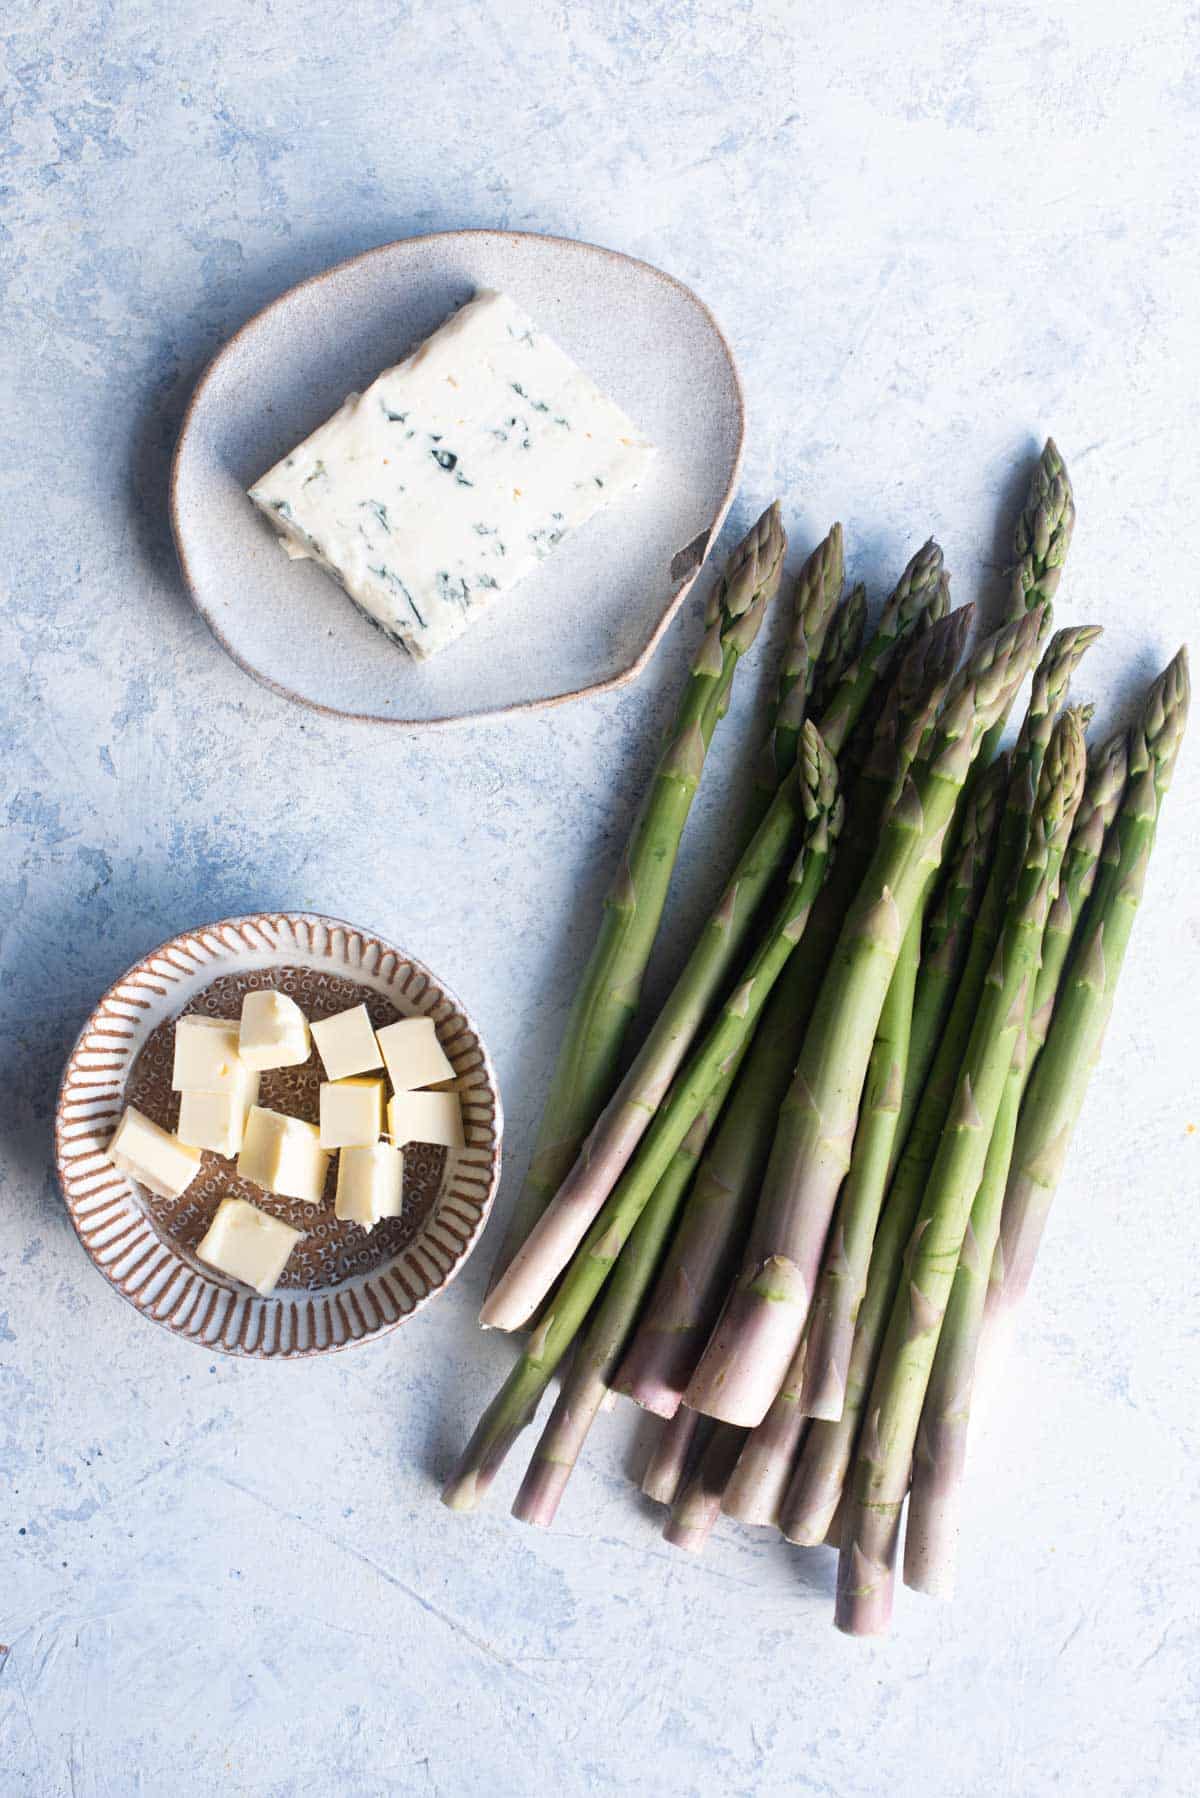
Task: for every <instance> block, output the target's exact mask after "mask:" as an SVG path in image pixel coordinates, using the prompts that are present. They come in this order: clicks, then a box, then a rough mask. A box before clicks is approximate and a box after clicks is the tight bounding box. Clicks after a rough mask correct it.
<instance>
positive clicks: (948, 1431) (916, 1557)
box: [904, 710, 1083, 1598]
mask: <svg viewBox="0 0 1200 1798" xmlns="http://www.w3.org/2000/svg"><path fill="white" fill-rule="evenodd" d="M1076 737H1077V738H1078V741H1079V742H1080V743H1082V741H1083V726H1082V721H1081V719H1080V715H1079V712H1078V710H1076V711H1073V712H1069V713H1066V714H1064V716H1063V718H1062V719H1061V720H1060V722H1059V724H1058V725H1056V727H1055V733H1054V736H1053V737H1052V738H1051V741H1050V747H1049V749H1048V750H1047V753H1046V765H1045V770H1044V773H1043V779H1044V780H1047V781H1050V782H1051V783H1053V782H1055V781H1056V780H1059V781H1061V779H1062V770H1061V768H1059V769H1058V770H1056V768H1055V763H1056V760H1057V761H1059V762H1060V763H1061V761H1062V759H1063V755H1064V745H1065V744H1066V745H1069V746H1071V747H1072V748H1073V744H1074V741H1075V738H1076ZM1077 830H1078V812H1077V813H1076V816H1075V819H1074V830H1073V833H1072V841H1074V834H1075V832H1077ZM1067 847H1068V846H1067V843H1066V840H1065V837H1063V836H1062V835H1061V833H1060V834H1059V835H1058V836H1056V838H1055V839H1054V841H1053V842H1052V843H1051V844H1050V845H1049V847H1048V851H1047V864H1046V868H1047V871H1046V881H1047V885H1048V888H1049V891H1050V893H1051V895H1052V897H1051V905H1050V914H1049V915H1050V916H1052V915H1053V911H1054V907H1055V906H1056V905H1057V897H1056V895H1057V892H1058V888H1059V878H1060V869H1061V864H1062V861H1063V859H1064V854H1065V852H1066V851H1067ZM1048 928H1049V926H1048V924H1047V931H1048ZM1046 934H1047V932H1046V931H1044V932H1043V935H1042V942H1041V944H1039V946H1038V954H1039V961H1040V963H1041V965H1040V968H1039V972H1038V976H1037V984H1036V985H1035V984H1034V983H1033V982H1031V983H1030V986H1029V990H1028V994H1027V997H1026V1004H1025V1010H1024V1015H1023V1016H1022V1019H1021V1025H1020V1030H1019V1032H1018V1035H1017V1040H1016V1044H1015V1046H1014V1049H1013V1056H1012V1063H1011V1065H1010V1067H1009V1070H1008V1078H1007V1080H1006V1082H1005V1085H1004V1089H1003V1093H1002V1096H1001V1100H1000V1107H999V1110H998V1112H997V1115H996V1122H995V1125H994V1127H993V1129H992V1137H991V1141H990V1143H989V1144H988V1150H987V1156H986V1159H985V1161H984V1168H983V1175H982V1178H981V1179H980V1182H979V1188H978V1190H977V1192H976V1194H975V1198H974V1202H973V1203H972V1206H971V1214H970V1217H969V1218H968V1220H967V1228H966V1232H965V1235H964V1237H963V1244H962V1252H961V1254H960V1256H959V1262H958V1267H957V1269H956V1270H955V1273H954V1278H953V1281H952V1283H951V1287H950V1297H949V1299H948V1301H947V1305H946V1315H945V1318H944V1320H943V1323H942V1328H941V1333H940V1335H939V1337H938V1344H937V1350H936V1352H935V1354H934V1358H933V1366H932V1369H931V1372H930V1376H929V1387H928V1390H927V1392H926V1394H925V1402H924V1406H923V1409H922V1412H921V1422H920V1427H919V1429H918V1431H917V1440H916V1451H915V1454H914V1458H913V1471H912V1490H911V1493H910V1496H909V1505H908V1527H907V1530H906V1532H905V1541H904V1579H905V1583H906V1584H907V1585H909V1586H912V1587H913V1588H914V1590H916V1591H918V1592H925V1593H928V1594H929V1596H930V1597H934V1598H940V1597H947V1598H948V1597H949V1596H950V1594H951V1593H952V1592H953V1589H954V1576H955V1566H956V1561H957V1551H958V1528H959V1526H958V1515H959V1502H960V1498H961V1492H962V1479H963V1473H964V1471H965V1468H966V1451H967V1430H968V1424H969V1417H970V1407H971V1393H972V1388H973V1385H974V1379H975V1362H976V1353H977V1349H978V1343H979V1336H980V1332H981V1329H982V1326H983V1313H984V1303H985V1301H986V1298H987V1289H988V1276H989V1273H990V1270H991V1266H992V1257H993V1255H994V1253H995V1249H996V1238H997V1236H998V1234H999V1230H1000V1211H1001V1207H1002V1205H1003V1203H1004V1189H1005V1187H1006V1185H1007V1183H1008V1169H1009V1163H1010V1161H1011V1159H1012V1151H1013V1142H1014V1139H1015V1137H1016V1132H1017V1117H1018V1114H1019V1112H1020V1108H1021V1095H1022V1093H1023V1092H1024V1090H1025V1081H1026V1078H1027V1075H1028V1071H1029V1067H1030V1065H1031V1053H1032V1044H1031V1040H1030V1038H1031V1030H1032V1023H1033V1017H1034V1013H1035V1011H1036V1008H1037V1003H1038V988H1039V987H1040V985H1041V981H1042V977H1043V976H1044V975H1045V974H1046V972H1047V970H1046V967H1045V961H1044V953H1043V952H1044V946H1045V940H1046Z"/></svg>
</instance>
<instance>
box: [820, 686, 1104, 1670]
mask: <svg viewBox="0 0 1200 1798" xmlns="http://www.w3.org/2000/svg"><path fill="white" fill-rule="evenodd" d="M1055 743H1056V745H1058V744H1061V750H1060V752H1058V753H1055V754H1054V755H1053V756H1047V758H1046V761H1045V766H1044V769H1043V772H1042V778H1041V780H1040V782H1039V785H1038V790H1037V795H1036V798H1035V800H1034V804H1033V811H1032V816H1031V820H1030V823H1031V828H1030V830H1029V832H1028V846H1027V849H1026V851H1025V854H1024V857H1023V860H1022V866H1021V871H1020V874H1019V877H1018V880H1017V884H1016V887H1015V889H1014V892H1013V896H1012V898H1011V900H1010V901H1009V905H1008V908H1007V911H1006V915H1005V921H1004V927H1003V931H1002V933H1001V937H1000V941H999V943H998V944H997V948H996V953H995V955H994V957H993V959H992V964H991V967H990V968H989V970H988V974H987V979H986V981H985V983H984V990H983V992H982V994H981V995H980V1000H979V1006H978V1010H977V1011H976V1015H975V1020H974V1023H973V1025H972V1027H971V1033H970V1037H969V1039H968V1042H967V1050H966V1054H965V1056H964V1057H963V1063H962V1067H961V1069H960V1070H959V1077H958V1082H957V1086H956V1091H955V1099H954V1104H953V1108H952V1110H951V1113H950V1116H949V1117H948V1118H947V1120H946V1127H945V1129H944V1131H943V1132H942V1137H941V1141H940V1143H939V1144H938V1151H937V1154H936V1156H935V1157H934V1162H933V1167H932V1168H931V1170H930V1175H929V1180H928V1184H927V1186H926V1189H925V1196H924V1198H923V1200H922V1204H921V1209H920V1214H919V1216H918V1219H917V1225H916V1229H915V1230H914V1232H913V1237H912V1241H911V1243H910V1245H909V1249H908V1254H907V1257H906V1264H905V1268H904V1277H903V1279H902V1282H901V1286H900V1289H899V1291H898V1292H897V1294H896V1298H895V1302H894V1304H893V1306H892V1314H891V1318H890V1320H889V1323H888V1331H887V1337H886V1340H885V1342H884V1347H883V1352H882V1354H881V1356H880V1361H879V1366H878V1368H877V1369H876V1372H875V1378H874V1381H873V1383H872V1387H871V1396H870V1399H869V1400H868V1406H867V1414H866V1422H865V1426H864V1430H863V1434H862V1437H861V1439H860V1441H859V1445H858V1451H857V1460H856V1464H855V1469H854V1476H853V1482H852V1486H851V1495H850V1502H849V1505H848V1508H847V1511H846V1513H845V1516H844V1518H843V1524H842V1545H841V1552H840V1555H839V1561H838V1591H837V1604H836V1610H835V1617H834V1621H835V1622H836V1624H837V1626H838V1628H839V1629H841V1630H843V1631H845V1632H846V1633H847V1634H849V1635H874V1634H878V1633H879V1632H880V1631H882V1630H884V1629H886V1628H887V1625H888V1621H889V1619H890V1615H891V1594H892V1575H893V1564H894V1558H895V1548H896V1539H897V1535H898V1532H899V1525H900V1511H901V1507H902V1505H903V1503H904V1496H905V1492H906V1490H907V1488H908V1480H909V1471H910V1468H911V1464H912V1454H913V1443H914V1439H915V1437H916V1432H917V1424H918V1420H919V1417H920V1412H921V1404H922V1401H923V1399H924V1396H925V1388H926V1385H927V1383H928V1379H929V1372H930V1368H931V1366H932V1362H933V1356H934V1352H935V1349H936V1347H937V1340H938V1334H939V1331H940V1329H941V1323H942V1316H943V1313H944V1310H945V1307H946V1301H947V1299H948V1297H949V1292H950V1286H951V1282H952V1280H953V1278H954V1270H955V1267H956V1266H957V1264H958V1258H959V1253H960V1251H961V1248H962V1241H963V1235H964V1232H965V1229H966V1224H967V1220H968V1217H969V1216H970V1209H971V1202H972V1200H973V1198H974V1195H975V1191H976V1188H977V1187H978V1185H979V1181H980V1177H981V1175H982V1173H983V1166H984V1160H985V1157H986V1155H987V1148H988V1143H989V1141H990V1138H991V1134H992V1130H993V1127H994V1125H995V1122H996V1114H997V1112H998V1110H999V1107H1000V1101H1001V1098H1002V1096H1003V1092H1004V1085H1005V1082H1006V1080H1007V1078H1008V1070H1009V1067H1010V1065H1011V1063H1012V1058H1013V1050H1014V1047H1015V1044H1016V1041H1017V1038H1018V1036H1019V1034H1020V1031H1021V1029H1022V1027H1023V1024H1024V1021H1025V1018H1026V1016H1027V1012H1028V1006H1029V1004H1030V1001H1031V996H1032V992H1033V986H1034V981H1035V979H1036V976H1037V967H1038V960H1039V957H1040V954H1041V941H1042V933H1043V931H1044V929H1045V923H1046V914H1047V912H1048V911H1049V908H1050V904H1051V900H1052V898H1053V892H1052V886H1053V880H1054V872H1053V870H1054V868H1055V866H1056V865H1057V861H1056V857H1059V855H1060V845H1061V847H1062V848H1065V845H1066V842H1067V838H1068V836H1069V834H1070V829H1071V821H1072V819H1073V817H1074V814H1075V809H1076V807H1077V806H1078V803H1079V799H1080V795H1081V793H1082V791H1083V779H1084V770H1085V753H1084V746H1083V736H1082V733H1081V731H1080V729H1079V721H1078V719H1077V718H1076V717H1075V716H1074V715H1073V714H1071V713H1068V714H1066V716H1065V718H1064V720H1063V722H1062V725H1061V728H1059V729H1056V732H1055Z"/></svg>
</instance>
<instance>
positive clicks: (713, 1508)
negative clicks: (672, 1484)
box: [663, 1423, 745, 1555]
mask: <svg viewBox="0 0 1200 1798" xmlns="http://www.w3.org/2000/svg"><path fill="white" fill-rule="evenodd" d="M744 1436H745V1431H744V1430H737V1429H733V1428H732V1427H731V1426H730V1425H729V1424H724V1423H719V1424H718V1425H717V1427H716V1429H715V1430H714V1431H713V1433H712V1435H711V1436H710V1437H709V1439H708V1444H707V1446H706V1448H705V1450H704V1453H703V1454H702V1455H701V1457H700V1461H699V1463H698V1465H697V1467H696V1471H695V1473H693V1474H692V1476H691V1478H690V1479H689V1480H688V1482H687V1484H686V1485H685V1486H684V1488H683V1490H682V1491H681V1492H680V1494H679V1496H678V1498H677V1499H676V1500H675V1503H674V1504H673V1505H672V1506H671V1515H670V1517H669V1518H668V1519H667V1521H666V1523H665V1524H664V1526H663V1539H664V1541H666V1542H669V1543H670V1544H671V1546H672V1547H673V1548H682V1549H683V1550H684V1552H685V1553H686V1554H692V1555H698V1554H701V1553H702V1552H703V1549H704V1545H705V1543H706V1542H707V1541H708V1538H709V1536H710V1535H711V1534H712V1528H713V1525H714V1523H715V1522H716V1521H717V1518H718V1517H719V1516H720V1515H721V1499H722V1497H723V1496H724V1493H725V1488H726V1487H727V1485H728V1484H729V1477H730V1475H731V1474H732V1472H733V1469H734V1466H735V1464H736V1462H737V1458H738V1454H739V1452H740V1450H741V1446H742V1441H743V1438H744Z"/></svg>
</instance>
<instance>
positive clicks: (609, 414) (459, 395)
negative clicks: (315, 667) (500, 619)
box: [250, 292, 654, 660]
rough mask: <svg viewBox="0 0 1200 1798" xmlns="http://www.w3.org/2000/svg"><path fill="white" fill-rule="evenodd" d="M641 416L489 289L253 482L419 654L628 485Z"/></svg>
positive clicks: (287, 538) (300, 544)
mask: <svg viewBox="0 0 1200 1798" xmlns="http://www.w3.org/2000/svg"><path fill="white" fill-rule="evenodd" d="M653 455H654V449H653V447H652V446H651V445H650V444H649V443H648V442H647V441H646V439H645V437H644V436H643V435H642V433H641V432H640V431H639V430H638V428H637V426H636V425H635V424H634V423H633V422H632V421H631V420H630V419H629V418H627V417H626V415H625V414H624V412H622V411H621V409H620V407H619V406H615V405H614V404H613V402H612V401H611V400H610V399H606V398H605V396H604V394H602V393H601V392H600V390H599V388H598V387H597V386H596V385H595V383H594V382H593V381H591V380H589V378H588V376H587V375H585V374H584V373H583V371H582V369H580V368H577V367H576V366H575V364H574V363H573V362H572V361H571V359H570V357H569V356H567V355H565V354H564V353H563V351H562V350H560V349H559V347H558V345H557V344H555V343H552V342H551V340H550V339H549V338H548V337H546V336H545V335H544V334H543V333H542V332H540V331H539V330H537V328H536V327H535V326H534V324H533V323H532V322H531V320H530V319H529V318H528V317H527V316H526V315H525V313H524V312H522V311H521V309H520V307H518V306H516V305H515V304H514V303H513V301H512V300H510V299H509V298H508V297H507V295H505V294H502V293H491V292H481V293H479V294H477V295H476V296H475V298H474V299H473V300H470V301H469V302H468V303H467V304H466V305H465V306H464V307H463V308H462V310H461V311H460V312H458V313H456V314H455V316H454V317H453V318H452V319H450V320H448V321H447V323H446V324H444V325H443V326H442V327H441V329H440V330H439V331H435V332H434V334H433V336H432V337H430V338H428V339H427V340H426V341H425V342H424V343H423V344H422V345H421V347H420V349H418V350H416V351H415V352H414V354H413V355H411V356H410V357H409V358H408V360H407V361H405V362H401V363H399V364H398V365H397V367H395V368H389V369H388V370H387V371H386V372H385V373H384V374H381V375H380V376H379V378H378V380H376V381H373V382H372V384H371V385H370V387H368V388H367V390H366V392H365V393H361V394H358V393H353V394H351V395H350V397H349V399H347V401H346V402H345V404H344V405H343V406H342V408H341V410H340V411H338V412H336V413H335V414H334V415H333V417H332V418H331V419H329V420H328V421H327V423H325V424H323V425H322V426H321V427H320V428H319V430H316V431H314V432H313V434H312V436H311V437H308V438H306V439H305V441H304V442H303V443H302V444H300V445H299V446H298V448H296V449H294V450H293V451H292V453H291V455H289V456H285V457H284V459H283V461H282V462H279V463H277V464H276V466H275V467H274V468H272V469H271V470H270V472H269V473H268V474H265V475H264V476H263V477H262V479H261V480H260V481H258V482H256V483H255V485H254V486H253V487H252V488H251V489H250V498H251V499H252V500H253V501H254V503H255V505H256V506H259V507H260V508H261V509H262V511H263V512H265V513H266V515H267V517H268V518H269V519H270V521H271V523H272V524H273V525H274V527H275V529H276V530H277V531H278V532H279V533H280V536H281V538H282V539H283V545H284V548H285V549H286V550H287V553H288V554H289V555H291V556H296V557H300V556H303V557H310V558H311V559H312V560H314V561H316V562H319V563H320V564H321V566H322V567H323V568H325V569H327V570H328V572H329V573H330V574H332V575H333V576H334V578H335V579H336V580H338V581H340V582H341V584H342V586H343V587H344V588H345V589H346V592H347V593H348V594H349V595H350V597H351V599H353V600H354V601H355V602H356V604H358V605H359V606H361V607H362V609H363V611H364V612H366V613H368V615H369V616H370V617H371V618H373V619H374V620H375V621H376V622H377V623H378V624H379V625H381V626H382V628H383V629H384V630H385V631H386V632H387V634H388V635H389V636H390V637H392V638H394V639H395V641H396V642H398V643H400V644H401V645H402V646H403V647H404V648H405V649H407V650H408V651H410V653H411V654H412V655H414V656H416V657H418V658H420V659H422V660H423V659H424V658H425V657H427V656H431V655H434V654H435V653H436V652H437V651H438V650H439V649H444V648H445V646H446V644H447V643H452V642H453V641H454V640H455V638H456V637H460V636H461V635H462V633H463V632H464V631H465V630H466V628H467V626H468V625H469V624H470V623H471V621H472V619H473V618H475V617H477V616H478V615H479V613H480V611H481V610H482V608H483V607H484V606H486V605H487V604H489V603H490V601H491V600H493V599H494V598H495V596H496V595H497V594H498V593H503V592H506V591H507V590H508V588H510V587H513V586H515V585H516V583H517V582H518V581H519V580H520V579H521V577H522V575H524V574H527V573H528V572H529V570H530V569H531V568H533V567H535V566H536V564H537V563H538V562H540V561H542V560H543V559H544V558H545V557H546V556H548V555H549V554H550V552H551V551H552V550H553V549H554V548H556V546H557V545H558V544H559V543H561V542H562V540H563V538H564V537H565V536H566V534H567V532H568V531H571V530H574V529H575V528H576V527H577V526H578V525H581V524H584V523H586V521H587V520H588V519H589V518H591V517H592V515H593V513H596V512H599V511H601V510H602V509H603V508H604V507H605V506H607V505H610V504H611V503H612V501H613V500H615V499H618V498H619V497H620V496H621V495H622V494H624V493H627V492H628V491H629V490H630V489H631V488H632V487H634V486H636V485H637V483H638V481H639V480H640V479H641V478H642V476H643V475H644V473H645V471H646V468H647V466H648V464H649V463H650V461H651V459H652V457H653Z"/></svg>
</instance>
